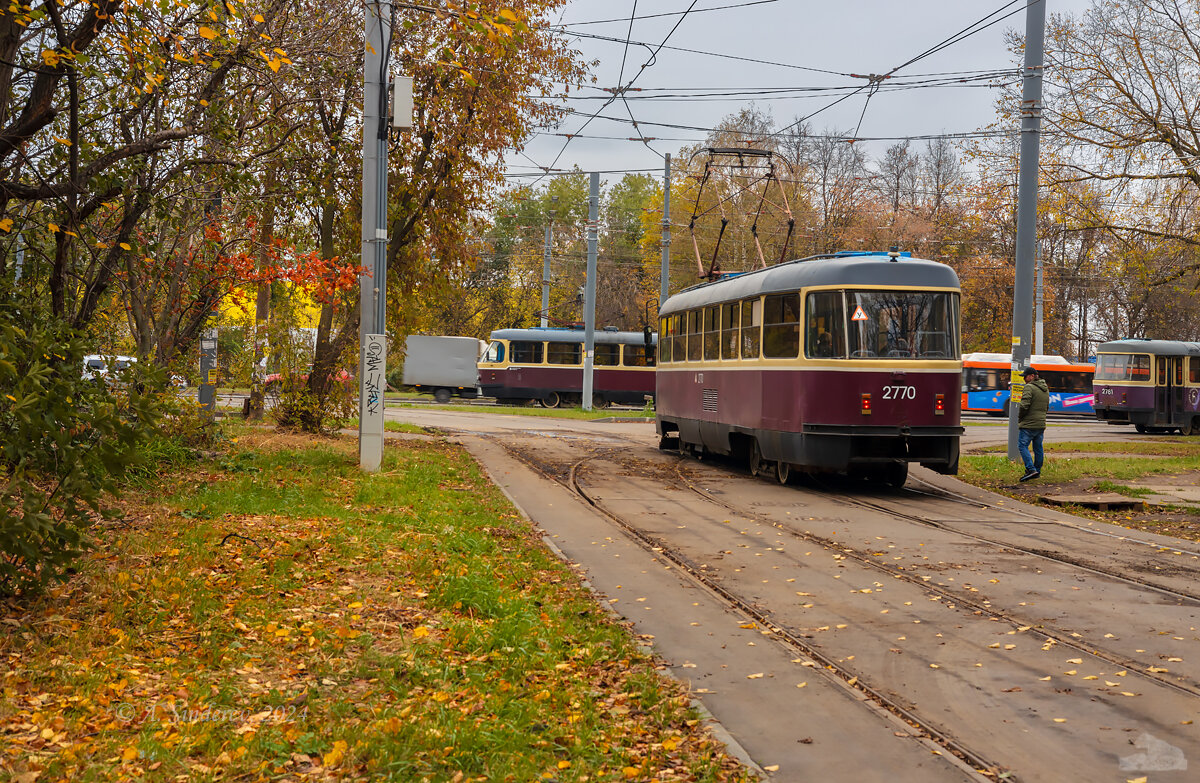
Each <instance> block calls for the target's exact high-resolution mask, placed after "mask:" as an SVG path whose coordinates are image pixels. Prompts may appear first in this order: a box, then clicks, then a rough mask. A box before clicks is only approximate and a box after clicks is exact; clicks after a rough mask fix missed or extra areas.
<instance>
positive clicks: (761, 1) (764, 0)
mask: <svg viewBox="0 0 1200 783" xmlns="http://www.w3.org/2000/svg"><path fill="white" fill-rule="evenodd" d="M774 2H777V0H752V2H749V3H735V4H733V5H718V6H713V7H712V8H697V9H695V10H694V11H693V13H697V14H700V13H704V12H706V11H724V10H726V9H729V8H746V7H748V6H752V5H766V4H768V3H774ZM685 13H687V12H686V11H667V12H666V13H661V14H645V15H643V16H635V17H633V18H634V19H658V18H660V17H664V16H679V15H681V14H685ZM559 21H560V22H561V21H562V17H561V16H560V17H559ZM624 21H625V17H621V18H620V19H595V20H592V21H588V22H567V23H566V24H557V25H555V27H560V28H565V27H582V26H584V25H589V24H611V23H613V22H624Z"/></svg>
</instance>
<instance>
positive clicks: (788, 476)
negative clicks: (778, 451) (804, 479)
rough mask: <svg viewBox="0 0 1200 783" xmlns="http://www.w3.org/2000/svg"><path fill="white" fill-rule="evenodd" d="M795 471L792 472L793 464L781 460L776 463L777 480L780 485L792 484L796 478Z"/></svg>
mask: <svg viewBox="0 0 1200 783" xmlns="http://www.w3.org/2000/svg"><path fill="white" fill-rule="evenodd" d="M795 475H796V474H795V471H793V470H792V463H790V462H784V461H783V460H779V461H778V462H776V463H775V478H776V480H777V481H779V483H780V484H784V485H787V484H791V483H792V481H793V479H794V478H795Z"/></svg>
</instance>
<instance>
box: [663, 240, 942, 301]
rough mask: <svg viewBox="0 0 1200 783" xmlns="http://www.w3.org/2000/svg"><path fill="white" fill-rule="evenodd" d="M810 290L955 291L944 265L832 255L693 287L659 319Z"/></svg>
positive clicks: (677, 296)
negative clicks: (904, 288)
mask: <svg viewBox="0 0 1200 783" xmlns="http://www.w3.org/2000/svg"><path fill="white" fill-rule="evenodd" d="M809 286H845V287H847V288H878V287H880V286H916V287H918V288H958V275H956V274H955V273H954V270H953V269H951V268H950V267H949V266H946V265H945V264H942V263H939V262H937V261H929V260H926V259H922V258H912V257H909V256H901V257H900V258H897V259H895V260H893V259H892V258H890V257H889V256H888V254H887V253H845V254H836V253H835V254H832V255H825V256H812V257H810V258H800V259H797V260H795V261H788V262H787V263H783V264H776V265H775V266H769V267H767V268H766V269H756V270H754V271H752V272H743V273H741V274H738V275H731V276H728V277H724V278H722V279H720V280H715V281H713V282H710V283H701V284H700V285H695V286H692V287H691V288H687V289H685V290H683V291H680V292H679V293H677V294H675V295H674V296H672V297H671V298H670V299H668V300H667V301H666V302H665V303H664V304H663V306H662V309H661V310H660V311H659V314H660V315H666V314H668V313H675V312H679V311H681V310H690V309H692V308H695V307H702V306H704V305H709V304H715V303H717V302H732V301H736V300H738V299H744V298H747V297H751V296H760V295H762V294H776V293H786V292H789V291H796V290H799V289H801V288H807V287H809Z"/></svg>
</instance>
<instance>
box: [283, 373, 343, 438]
mask: <svg viewBox="0 0 1200 783" xmlns="http://www.w3.org/2000/svg"><path fill="white" fill-rule="evenodd" d="M340 375H341V376H342V377H339V378H334V379H331V380H330V381H329V383H328V385H327V387H326V391H325V393H324V394H323V395H319V396H318V395H316V394H313V392H312V390H311V389H310V388H309V384H308V373H302V374H301V373H286V372H285V373H283V374H281V375H280V378H279V380H278V381H276V390H275V391H276V393H277V396H276V397H275V399H276V402H275V405H274V406H273V407H272V408H271V415H272V416H273V417H274V419H275V423H276V424H277V425H278V426H280V427H286V428H291V429H299V430H303V431H304V432H313V433H321V432H326V431H327V430H329V429H331V428H337V427H340V426H342V424H343V423H344V422H345V421H346V420H347V419H349V418H351V417H353V416H355V415H356V414H357V405H356V402H357V399H356V396H357V393H358V385H357V382H356V381H355V380H354V378H353V376H350V375H349V374H347V373H341V374H340Z"/></svg>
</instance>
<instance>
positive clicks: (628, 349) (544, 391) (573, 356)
mask: <svg viewBox="0 0 1200 783" xmlns="http://www.w3.org/2000/svg"><path fill="white" fill-rule="evenodd" d="M593 335H594V340H593V343H594V345H595V352H594V354H593V356H592V404H593V406H594V407H597V408H603V407H604V406H606V405H608V404H609V403H626V404H632V405H645V404H646V398H647V397H651V398H653V396H654V364H655V346H656V345H657V343H658V335H656V334H654V333H653V332H620V331H614V330H612V329H603V330H596V331H595V332H594V333H593ZM491 338H492V339H491V343H490V344H489V345H488V347H487V349H486V350H485V351H484V352H483V356H481V357H480V359H479V386H480V389H481V390H482V391H483V394H484V396H486V397H495V398H496V399H497V400H498V401H499V402H501V403H527V402H530V401H533V400H537V401H539V402H541V403H542V405H544V406H546V407H547V408H556V407H558V406H559V405H560V404H568V405H577V404H579V403H580V401H581V400H582V397H583V352H584V339H583V338H584V333H583V332H582V331H581V330H579V329H557V328H534V329H498V330H496V331H494V332H492V334H491Z"/></svg>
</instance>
